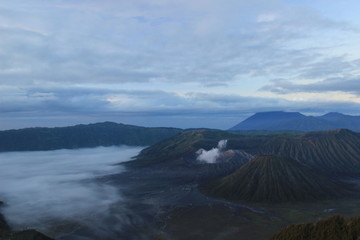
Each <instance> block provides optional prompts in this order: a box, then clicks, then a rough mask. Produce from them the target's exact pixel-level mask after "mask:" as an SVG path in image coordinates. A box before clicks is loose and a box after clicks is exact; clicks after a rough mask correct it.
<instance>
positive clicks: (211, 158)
mask: <svg viewBox="0 0 360 240" xmlns="http://www.w3.org/2000/svg"><path fill="white" fill-rule="evenodd" d="M226 144H227V140H220V141H219V143H218V145H217V147H216V148H213V149H211V150H209V151H206V150H205V149H199V150H198V151H197V152H196V154H197V155H198V156H197V158H196V160H198V161H200V162H205V163H216V161H217V159H218V158H219V157H220V156H221V153H222V152H223V151H224V150H225V148H226Z"/></svg>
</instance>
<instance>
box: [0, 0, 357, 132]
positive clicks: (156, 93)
mask: <svg viewBox="0 0 360 240" xmlns="http://www.w3.org/2000/svg"><path fill="white" fill-rule="evenodd" d="M351 2H352V4H350V5H348V6H347V7H348V8H349V9H348V10H349V12H350V10H351V9H356V6H358V4H359V3H357V2H356V1H351ZM322 4H324V5H322ZM338 4H340V3H338ZM340 5H341V6H342V7H346V6H343V4H340ZM349 6H352V7H349ZM330 7H332V8H334V9H336V4H327V3H319V5H316V4H313V5H312V4H309V3H294V2H293V1H285V0H283V1H280V0H272V1H265V0H257V1H255V2H254V1H250V0H241V1H234V0H228V1H225V2H224V1H219V0H212V1H203V0H200V1H196V2H189V1H181V0H172V1H162V0H150V1H148V0H146V1H145V0H135V1H130V2H129V1H115V0H106V1H101V2H99V1H95V0H85V1H75V2H74V1H69V0H61V1H51V2H49V1H44V0H35V1H32V2H31V3H30V2H28V1H24V0H16V1H11V3H6V4H5V3H2V4H1V3H0V22H1V24H0V49H1V50H0V59H2V60H1V61H0V96H1V97H0V98H1V101H0V118H1V120H0V121H2V122H3V127H2V128H9V127H11V126H10V125H7V126H6V125H5V122H6V121H7V120H6V118H9V117H10V116H15V115H16V116H21V117H23V118H24V117H40V116H41V115H42V116H43V117H44V118H43V119H46V118H48V117H49V116H54V115H56V116H61V118H63V119H64V120H63V122H64V123H65V122H66V119H68V123H70V122H71V121H70V120H69V119H71V117H72V116H74V115H76V116H77V117H78V118H82V119H83V120H84V121H85V120H86V118H87V117H89V115H92V116H94V115H97V114H105V115H106V114H108V115H111V114H114V113H118V115H119V116H120V115H121V116H122V117H120V118H119V119H118V120H119V121H122V120H124V119H126V117H127V116H129V114H128V112H131V113H132V114H133V113H136V114H137V115H139V114H142V113H144V112H145V113H152V115H156V114H160V115H161V114H165V115H166V114H169V113H171V112H175V113H181V112H199V113H202V112H207V113H212V114H216V113H219V112H226V111H228V112H230V111H231V112H232V114H235V113H237V114H238V113H239V112H241V113H242V114H247V113H248V112H254V111H256V110H257V109H268V108H269V103H272V106H271V108H276V109H283V110H289V109H290V108H292V109H293V108H294V107H293V106H294V105H299V107H298V108H297V109H302V108H306V107H307V106H308V105H310V104H312V103H313V102H314V99H313V98H311V97H308V96H307V95H305V96H304V97H303V98H304V99H303V101H297V100H294V98H293V96H291V93H294V92H306V93H317V92H326V91H332V90H333V89H337V90H336V91H340V92H345V93H349V94H353V95H357V96H358V91H357V90H356V88H357V87H356V86H357V84H356V83H357V82H358V79H359V70H358V69H359V64H360V52H359V51H358V50H357V49H360V46H359V43H358V42H357V41H356V39H358V38H359V34H360V31H359V29H360V21H359V19H358V18H356V17H355V16H356V15H350V14H348V15H346V16H345V15H344V16H342V15H339V14H335V13H334V12H333V10H332V9H331V8H330ZM350 16H353V17H352V18H350ZM349 18H350V19H349ZM279 79H281V80H279ZM334 79H336V80H334ZM309 83H311V84H309ZM354 86H355V89H354V88H353V87H354ZM327 101H334V100H333V99H329V98H327V97H326V96H323V97H321V98H319V99H317V100H316V103H318V104H316V105H323V103H325V102H327ZM336 102H337V104H340V105H341V104H344V103H346V102H350V103H351V105H354V104H355V105H356V103H357V102H359V101H358V100H356V99H355V100H354V99H351V98H343V99H342V98H338V99H337V100H336ZM285 103H287V104H285ZM329 103H330V102H329ZM230 104H232V106H230ZM301 104H302V105H301ZM300 105H301V106H300ZM243 106H245V108H243ZM249 106H253V108H252V109H250V107H249ZM333 110H337V111H343V112H345V111H348V109H333ZM316 111H322V109H320V108H319V109H317V110H316ZM354 111H355V110H354V109H352V110H351V112H354ZM184 117H185V116H184ZM94 119H95V117H94ZM16 121H19V122H21V118H19V117H18V118H17V120H15V122H16ZM146 122H147V121H146V120H144V121H143V125H146ZM24 123H25V122H23V124H24ZM55 125H56V124H55ZM159 125H161V124H160V123H159ZM19 126H20V125H19ZM194 127H195V125H194ZM219 127H221V126H220V125H219Z"/></svg>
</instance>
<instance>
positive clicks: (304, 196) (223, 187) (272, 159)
mask: <svg viewBox="0 0 360 240" xmlns="http://www.w3.org/2000/svg"><path fill="white" fill-rule="evenodd" d="M200 189H202V190H204V191H205V192H206V193H207V194H209V195H211V196H214V197H217V198H224V199H227V200H242V201H246V202H289V201H291V202H296V201H311V200H321V199H330V198H338V197H341V196H344V195H345V194H346V192H347V191H349V190H345V189H348V186H347V185H346V186H345V185H344V184H342V183H338V182H335V181H334V180H332V179H330V178H328V177H325V176H322V175H319V174H317V173H315V172H314V171H312V170H311V169H310V168H308V167H306V166H303V165H302V164H300V163H299V162H297V161H295V160H294V159H292V158H288V157H278V156H273V155H264V156H258V157H255V158H254V159H252V160H250V161H249V162H248V163H246V164H245V165H243V166H242V167H241V168H240V169H238V170H237V171H235V172H234V173H232V174H230V175H228V176H226V177H223V178H220V179H218V180H215V181H213V182H212V183H210V184H205V185H201V186H200Z"/></svg>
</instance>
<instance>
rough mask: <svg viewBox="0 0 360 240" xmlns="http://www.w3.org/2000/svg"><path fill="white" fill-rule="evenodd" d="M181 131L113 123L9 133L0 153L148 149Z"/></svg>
mask: <svg viewBox="0 0 360 240" xmlns="http://www.w3.org/2000/svg"><path fill="white" fill-rule="evenodd" d="M182 131H183V130H182V129H179V128H160V127H159V128H147V127H138V126H134V125H126V124H121V123H114V122H102V123H93V124H79V125H75V126H69V127H55V128H41V127H36V128H24V129H12V130H4V131H0V152H6V151H40V150H55V149H74V148H84V147H98V146H114V145H129V146H148V145H152V144H154V143H156V142H158V141H161V140H164V139H166V138H169V137H172V136H174V135H176V134H178V133H179V132H182Z"/></svg>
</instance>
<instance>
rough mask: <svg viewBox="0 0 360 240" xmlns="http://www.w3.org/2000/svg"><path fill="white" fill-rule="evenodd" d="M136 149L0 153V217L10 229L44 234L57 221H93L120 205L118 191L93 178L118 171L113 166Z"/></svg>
mask: <svg viewBox="0 0 360 240" xmlns="http://www.w3.org/2000/svg"><path fill="white" fill-rule="evenodd" d="M140 150H141V148H137V147H125V146H124V147H106V148H105V147H99V148H94V149H79V150H56V151H45V152H27V153H26V154H24V152H22V153H18V152H12V153H0V164H1V169H0V199H1V200H2V201H4V202H5V203H6V207H4V209H2V212H3V213H4V214H5V216H6V218H7V220H8V221H9V223H10V224H11V225H12V226H13V227H14V228H16V229H24V228H37V229H42V230H44V231H45V232H51V230H50V228H51V226H52V224H55V223H59V222H61V221H62V220H66V221H71V220H72V219H74V220H76V222H82V221H83V222H86V221H90V222H91V221H94V219H96V216H98V215H106V214H107V213H108V210H109V207H110V206H111V204H113V203H115V202H118V201H121V200H122V197H121V195H120V193H119V190H118V188H115V187H113V186H111V185H108V184H106V183H104V182H102V181H97V180H96V178H100V177H102V176H104V175H107V174H113V173H119V172H121V171H123V170H124V169H123V168H121V167H120V166H118V165H114V164H116V163H119V162H122V161H127V160H129V159H130V157H132V156H135V155H136V154H137V153H138V152H139V151H140Z"/></svg>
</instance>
